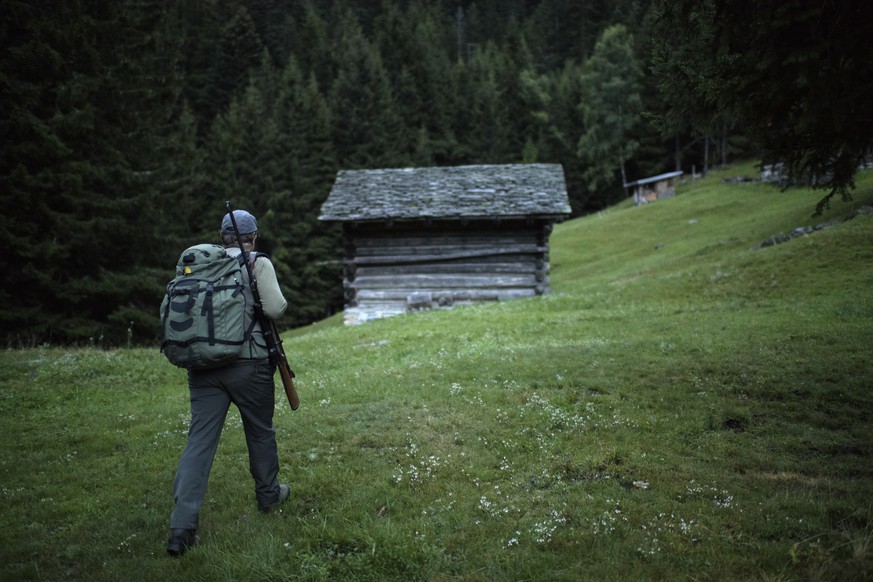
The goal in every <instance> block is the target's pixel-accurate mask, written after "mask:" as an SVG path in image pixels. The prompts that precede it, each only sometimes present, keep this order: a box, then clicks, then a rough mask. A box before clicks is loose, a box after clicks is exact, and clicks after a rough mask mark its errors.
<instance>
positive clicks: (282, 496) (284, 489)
mask: <svg viewBox="0 0 873 582" xmlns="http://www.w3.org/2000/svg"><path fill="white" fill-rule="evenodd" d="M290 496H291V487H289V486H288V485H285V484H284V483H281V484H280V485H279V501H277V502H276V503H274V504H273V505H268V506H266V507H259V508H258V509H260V510H261V513H270V512H271V511H272V510H273V509H275V508H276V507H278V506H280V505H282V504H283V503H285V502H286V501H288V498H289V497H290Z"/></svg>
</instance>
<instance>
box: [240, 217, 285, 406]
mask: <svg viewBox="0 0 873 582" xmlns="http://www.w3.org/2000/svg"><path fill="white" fill-rule="evenodd" d="M225 206H226V207H227V212H228V213H229V214H230V223H231V224H232V225H233V232H234V234H235V235H236V241H237V242H238V243H239V252H240V253H241V255H240V256H241V257H242V259H243V263H244V264H245V267H246V272H247V273H248V275H249V285H250V286H251V289H252V297H253V298H254V300H255V305H254V308H255V318H256V319H257V320H258V322H260V324H261V331H262V332H263V334H264V340H266V342H267V352H268V353H269V355H270V362H272V363H273V364H275V365H276V367H277V368H279V375H280V376H281V377H282V386H283V387H284V388H285V396H287V397H288V404H290V405H291V410H297V407H299V406H300V399H299V398H298V397H297V387H296V386H294V371H293V370H291V366H290V365H289V364H288V358H286V357H285V348H283V347H282V338H281V337H280V336H279V329H278V328H277V327H276V322H275V321H273V320H272V319H270V318H269V317H267V315H266V314H265V313H264V308H263V306H262V305H261V295H260V293H258V282H257V280H256V279H255V274H254V273H253V272H252V265H251V263H249V254H248V253H247V252H246V249H245V247H244V246H243V242H242V237H241V236H240V234H239V227H238V226H237V225H236V217H235V216H234V215H233V207H232V206H231V204H230V200H228V201H227V203H226V204H225Z"/></svg>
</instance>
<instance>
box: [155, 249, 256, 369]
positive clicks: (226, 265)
mask: <svg viewBox="0 0 873 582" xmlns="http://www.w3.org/2000/svg"><path fill="white" fill-rule="evenodd" d="M244 260H245V259H244V258H242V255H240V257H237V258H234V257H231V256H229V255H228V254H227V252H226V251H225V250H224V248H223V247H220V246H218V245H212V244H200V245H195V246H193V247H190V248H188V249H186V250H185V251H184V252H183V253H182V255H181V256H180V257H179V262H178V263H177V265H176V277H175V278H174V279H173V280H172V281H170V282H169V283H168V284H167V294H166V295H165V296H164V300H163V301H162V303H161V351H162V352H163V353H164V355H165V356H167V359H168V360H170V362H172V363H173V364H175V365H176V366H179V367H181V368H188V369H191V370H199V369H205V368H216V367H219V366H223V365H226V364H229V363H231V362H232V361H234V360H235V359H237V358H238V357H239V355H240V352H241V351H242V348H243V346H244V345H245V343H246V342H247V341H248V340H249V338H250V336H251V332H252V328H253V325H254V323H253V319H252V317H251V315H250V314H249V316H248V317H247V316H246V310H251V309H252V306H251V299H250V297H249V295H250V291H249V289H248V273H247V272H246V269H245V267H244V266H243V263H242V261H244ZM247 321H248V322H251V323H249V326H248V328H247V327H246V322H247Z"/></svg>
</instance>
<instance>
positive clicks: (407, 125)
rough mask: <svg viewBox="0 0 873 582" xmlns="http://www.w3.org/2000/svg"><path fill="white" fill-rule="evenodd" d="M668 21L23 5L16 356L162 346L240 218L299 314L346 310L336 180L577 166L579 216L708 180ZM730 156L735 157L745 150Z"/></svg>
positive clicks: (16, 147) (11, 193)
mask: <svg viewBox="0 0 873 582" xmlns="http://www.w3.org/2000/svg"><path fill="white" fill-rule="evenodd" d="M651 4H654V2H652V1H647V0H613V1H607V0H599V1H596V0H595V1H589V2H578V1H574V0H540V1H534V0H477V1H476V2H470V1H464V2H460V3H459V2H458V1H457V0H452V1H449V0H443V1H425V0H411V1H402V0H383V1H382V2H369V1H367V2H362V1H361V2H353V1H350V0H348V1H342V0H334V1H330V0H293V1H292V0H243V1H240V0H174V1H173V2H164V1H159V0H136V1H125V2H118V1H115V0H103V1H99V0H94V1H86V0H64V1H55V2H49V1H46V2H23V1H16V0H8V1H6V2H3V4H2V8H0V38H2V41H0V42H2V43H3V46H2V55H0V59H2V60H0V82H2V87H3V91H2V108H0V109H2V111H0V116H2V117H0V128H2V136H3V138H2V140H3V144H2V157H0V180H2V183H0V191H2V197H3V198H2V200H3V212H2V217H0V236H2V249H3V250H2V254H0V256H2V259H0V269H2V271H3V277H4V283H3V287H2V290H0V293H2V297H0V299H2V302H3V306H4V307H3V309H2V328H3V330H4V332H5V334H6V337H7V343H8V344H9V345H19V344H24V345H32V344H37V343H42V342H51V343H67V342H73V343H88V342H93V343H95V344H102V345H120V344H124V343H125V342H131V341H132V342H135V343H144V342H153V341H154V340H155V338H156V337H157V334H158V323H157V322H158V319H157V310H158V305H159V303H160V297H161V295H162V293H163V291H164V286H165V284H166V282H167V280H168V279H169V278H170V277H171V276H172V268H173V265H174V263H175V261H176V259H177V257H178V255H179V253H180V252H181V250H182V249H184V248H185V247H186V246H187V245H189V244H193V243H197V242H203V241H215V240H216V239H217V228H218V224H219V221H220V219H221V216H222V214H223V212H224V202H225V201H226V200H232V201H233V203H234V205H235V206H236V207H239V208H247V209H249V210H251V211H252V212H253V213H255V214H256V215H257V216H258V217H259V221H260V228H261V248H260V250H262V251H264V252H266V253H268V254H270V255H271V256H272V257H273V259H274V261H275V264H276V266H277V270H278V273H279V279H280V281H281V282H282V284H283V287H284V291H285V293H286V296H287V297H288V299H289V303H290V307H289V309H288V312H287V315H286V317H285V318H284V320H283V322H282V323H283V325H286V326H289V325H294V326H297V325H303V324H306V323H309V322H312V321H315V320H318V319H321V318H323V317H325V316H327V315H329V314H331V313H332V312H333V311H335V310H337V309H339V308H341V306H342V305H341V302H342V288H341V285H342V282H341V269H340V266H339V264H338V261H339V259H340V258H341V256H342V249H341V241H340V237H339V233H338V231H337V229H336V227H335V226H331V225H325V224H322V223H320V222H319V221H318V220H317V217H318V212H319V208H320V206H321V203H322V202H323V201H324V199H325V198H326V197H327V194H328V192H329V190H330V187H331V184H332V181H333V179H334V176H335V174H336V172H337V170H339V169H342V168H377V167H404V166H430V165H459V164H483V163H489V164H490V163H517V162H558V163H561V164H563V167H564V169H565V173H566V177H567V181H568V189H569V193H570V198H571V203H572V206H573V210H574V213H575V214H576V215H581V214H585V213H588V212H592V211H596V210H598V209H601V208H604V207H606V206H608V205H611V204H613V203H615V202H616V201H618V200H620V199H622V198H623V196H624V195H625V194H624V192H623V189H622V186H621V184H622V180H623V179H624V180H633V179H637V178H641V177H646V176H650V175H653V174H658V173H662V172H665V171H670V170H673V169H677V168H679V169H684V170H686V171H690V170H691V167H692V165H695V166H696V167H697V168H698V170H702V169H703V168H704V167H705V166H706V165H708V164H709V163H710V159H712V160H718V161H719V162H722V161H725V160H726V157H727V156H728V155H729V153H730V152H732V151H734V152H736V151H737V148H740V147H743V141H742V139H741V138H742V136H741V135H740V134H739V132H738V131H737V130H736V129H735V128H733V127H728V126H727V124H725V125H724V126H723V127H722V128H721V130H720V131H721V134H720V135H713V136H709V137H707V136H701V135H698V134H695V133H693V132H692V131H691V129H690V127H689V126H687V125H684V124H683V123H679V122H675V120H674V123H673V125H672V126H671V127H670V128H668V129H667V130H665V129H664V128H663V127H662V128H660V129H659V128H657V127H655V125H654V124H653V123H652V122H651V117H650V116H649V115H647V114H646V113H647V112H648V113H651V112H654V113H658V112H661V111H663V110H664V109H665V108H666V107H667V103H668V101H669V99H668V98H667V97H665V96H664V95H662V94H661V93H659V91H658V86H657V84H656V83H655V81H654V80H653V76H652V75H651V74H650V73H649V71H650V61H651V57H650V55H651V54H652V47H651V42H652V39H653V38H656V37H657V36H658V35H659V34H661V32H659V30H658V19H657V18H655V17H654V10H653V9H652V7H651V6H650V5H651ZM728 138H730V139H728Z"/></svg>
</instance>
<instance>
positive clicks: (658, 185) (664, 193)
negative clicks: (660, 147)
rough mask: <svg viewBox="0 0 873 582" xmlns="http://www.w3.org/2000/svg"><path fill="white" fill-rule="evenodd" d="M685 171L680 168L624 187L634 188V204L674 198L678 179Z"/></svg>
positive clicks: (629, 183)
mask: <svg viewBox="0 0 873 582" xmlns="http://www.w3.org/2000/svg"><path fill="white" fill-rule="evenodd" d="M684 173H685V172H683V171H681V170H679V171H676V172H669V173H667V174H661V175H659V176H652V177H651V178H643V179H642V180H637V181H635V182H628V183H627V184H625V185H624V187H625V188H633V197H634V204H636V205H640V204H646V203H648V202H654V201H655V200H661V199H663V198H673V197H674V196H676V179H677V178H678V177H679V176H681V175H682V174H684Z"/></svg>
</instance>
